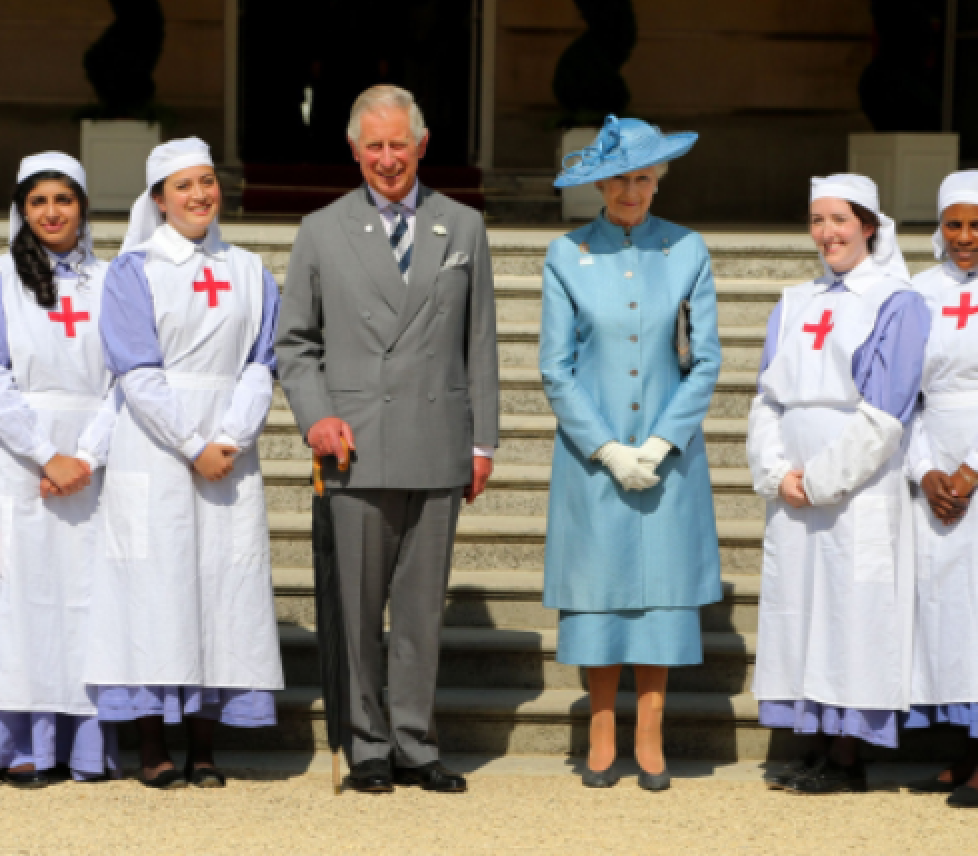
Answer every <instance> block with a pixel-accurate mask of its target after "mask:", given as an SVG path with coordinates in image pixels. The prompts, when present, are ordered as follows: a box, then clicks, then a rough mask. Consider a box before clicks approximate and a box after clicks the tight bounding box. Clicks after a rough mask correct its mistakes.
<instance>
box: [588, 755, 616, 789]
mask: <svg viewBox="0 0 978 856" xmlns="http://www.w3.org/2000/svg"><path fill="white" fill-rule="evenodd" d="M618 779H619V776H618V774H617V773H616V772H615V762H614V761H612V762H611V763H610V764H609V765H608V769H607V770H600V771H598V770H592V769H591V768H590V767H585V768H584V773H583V774H582V775H581V784H582V785H584V787H585V788H613V787H614V786H615V785H617V784H618Z"/></svg>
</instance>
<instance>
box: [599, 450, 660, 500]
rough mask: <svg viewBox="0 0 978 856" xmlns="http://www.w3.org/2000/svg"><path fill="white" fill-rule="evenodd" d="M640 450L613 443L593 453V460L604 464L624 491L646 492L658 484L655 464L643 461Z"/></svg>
mask: <svg viewBox="0 0 978 856" xmlns="http://www.w3.org/2000/svg"><path fill="white" fill-rule="evenodd" d="M641 455H642V451H641V449H633V448H631V447H630V446H623V445H622V444H621V443H616V442H614V441H612V442H610V443H605V444H604V445H603V446H602V447H601V448H600V449H598V451H596V452H595V453H594V458H595V460H597V461H600V462H601V463H602V464H604V465H605V466H606V467H607V468H608V469H609V470H611V474H612V475H613V476H614V477H615V480H616V481H617V482H618V483H619V484H620V485H621V486H622V487H623V488H625V490H648V489H649V488H650V487H655V486H656V485H657V484H658V483H659V477H658V476H657V475H656V474H655V466H656V465H655V464H654V463H652V462H650V461H647V460H644V459H643V458H642V457H641Z"/></svg>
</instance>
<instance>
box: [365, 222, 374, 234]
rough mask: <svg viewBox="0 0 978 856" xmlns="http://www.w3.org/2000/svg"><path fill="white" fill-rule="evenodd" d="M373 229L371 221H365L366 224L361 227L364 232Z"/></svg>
mask: <svg viewBox="0 0 978 856" xmlns="http://www.w3.org/2000/svg"><path fill="white" fill-rule="evenodd" d="M373 230H374V224H373V223H367V225H366V226H364V227H363V231H364V232H372V231H373Z"/></svg>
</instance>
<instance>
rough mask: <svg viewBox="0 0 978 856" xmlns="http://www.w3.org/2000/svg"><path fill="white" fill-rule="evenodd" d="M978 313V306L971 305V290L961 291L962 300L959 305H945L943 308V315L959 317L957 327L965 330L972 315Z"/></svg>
mask: <svg viewBox="0 0 978 856" xmlns="http://www.w3.org/2000/svg"><path fill="white" fill-rule="evenodd" d="M975 313H978V306H972V305H971V292H970V291H962V292H961V302H960V304H958V305H957V306H945V307H944V308H943V309H942V310H941V314H942V315H946V316H948V317H949V318H954V317H955V316H956V317H957V319H958V326H957V328H956V329H958V330H963V329H964V328H965V327H967V326H968V321H969V319H970V318H971V316H972V315H974V314H975Z"/></svg>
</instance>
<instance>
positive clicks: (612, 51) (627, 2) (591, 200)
mask: <svg viewBox="0 0 978 856" xmlns="http://www.w3.org/2000/svg"><path fill="white" fill-rule="evenodd" d="M574 4H575V5H576V6H577V8H578V11H579V12H580V13H581V17H582V18H584V20H585V22H586V23H587V26H588V28H587V30H586V31H585V32H584V33H582V34H581V35H580V36H579V37H578V38H576V39H575V40H574V41H573V42H571V44H570V45H569V46H568V47H567V50H565V51H564V53H563V54H562V55H561V57H560V59H559V60H558V61H557V68H556V70H555V71H554V79H553V92H554V96H555V97H556V99H557V103H558V104H559V105H560V108H561V113H560V116H559V118H558V120H557V124H558V126H559V127H561V128H563V129H564V131H563V134H562V135H561V140H560V148H559V150H558V153H557V154H558V158H559V159H560V161H563V159H564V156H565V155H567V154H568V153H570V152H574V151H578V150H579V149H582V148H584V146H586V145H589V144H590V142H591V141H592V140H593V139H594V137H595V135H596V134H597V133H598V129H599V128H600V127H601V124H602V123H603V122H604V118H605V116H607V115H608V114H609V113H615V114H616V115H621V114H623V113H624V112H625V109H626V107H627V106H628V102H629V101H630V100H631V93H630V92H629V91H628V84H627V83H626V82H625V79H624V78H623V77H622V75H621V67H622V66H623V65H624V64H625V63H626V62H627V61H628V58H629V56H631V53H632V49H633V48H634V47H635V42H636V41H637V40H638V25H637V23H636V21H635V10H634V9H633V8H632V2H631V0H574ZM561 196H562V200H563V217H564V219H565V220H575V219H588V220H589V219H592V218H593V217H595V216H597V213H598V212H599V211H600V210H601V195H600V194H599V193H598V191H597V190H596V189H595V188H594V187H592V186H591V185H584V186H582V187H570V188H565V189H564V190H562V191H561Z"/></svg>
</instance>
